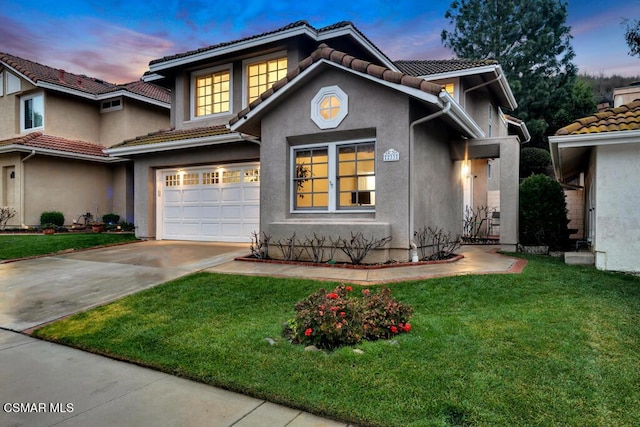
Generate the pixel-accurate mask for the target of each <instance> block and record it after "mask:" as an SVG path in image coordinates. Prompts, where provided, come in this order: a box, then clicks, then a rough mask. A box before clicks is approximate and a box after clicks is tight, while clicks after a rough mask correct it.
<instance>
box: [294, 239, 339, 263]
mask: <svg viewBox="0 0 640 427" xmlns="http://www.w3.org/2000/svg"><path fill="white" fill-rule="evenodd" d="M304 237H305V240H304V243H303V244H302V245H303V248H304V250H305V251H306V252H307V255H309V259H310V260H311V261H313V262H316V263H322V262H324V253H325V245H324V243H325V241H326V240H327V238H326V237H325V236H320V237H318V235H317V234H316V233H313V238H309V237H308V236H304ZM330 250H331V257H333V251H334V250H335V248H331V249H330ZM329 259H331V258H329Z"/></svg>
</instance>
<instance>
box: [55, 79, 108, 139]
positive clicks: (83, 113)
mask: <svg viewBox="0 0 640 427" xmlns="http://www.w3.org/2000/svg"><path fill="white" fill-rule="evenodd" d="M44 117H45V119H44V120H45V125H44V130H43V133H46V134H48V135H56V136H61V137H64V138H69V139H77V140H80V141H87V142H93V143H96V144H99V143H100V113H99V111H98V104H97V102H95V101H90V100H84V99H81V98H77V97H71V96H67V95H63V94H57V93H55V92H51V91H48V92H47V93H46V95H45V110H44Z"/></svg>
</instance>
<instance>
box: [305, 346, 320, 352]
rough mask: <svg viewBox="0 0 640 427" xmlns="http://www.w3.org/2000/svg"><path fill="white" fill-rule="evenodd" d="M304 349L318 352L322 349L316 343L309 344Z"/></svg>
mask: <svg viewBox="0 0 640 427" xmlns="http://www.w3.org/2000/svg"><path fill="white" fill-rule="evenodd" d="M304 351H312V352H317V351H320V349H319V348H318V347H316V346H315V345H308V346H306V347H305V348H304Z"/></svg>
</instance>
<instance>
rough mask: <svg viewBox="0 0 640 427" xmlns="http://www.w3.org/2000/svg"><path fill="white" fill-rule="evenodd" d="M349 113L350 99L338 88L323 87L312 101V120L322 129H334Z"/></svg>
mask: <svg viewBox="0 0 640 427" xmlns="http://www.w3.org/2000/svg"><path fill="white" fill-rule="evenodd" d="M348 112H349V97H348V96H347V94H346V93H344V92H343V91H342V89H340V88H339V87H338V86H329V87H323V88H322V89H320V90H319V91H318V93H317V94H316V96H314V97H313V99H312V100H311V120H313V122H314V123H315V124H316V125H317V126H318V127H319V128H320V129H332V128H335V127H338V125H339V124H340V123H341V122H342V120H344V118H345V117H346V116H347V113H348Z"/></svg>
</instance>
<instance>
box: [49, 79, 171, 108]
mask: <svg viewBox="0 0 640 427" xmlns="http://www.w3.org/2000/svg"><path fill="white" fill-rule="evenodd" d="M36 86H37V87H41V88H43V89H47V90H54V91H57V92H62V93H66V94H68V95H73V96H77V97H79V98H84V99H89V100H92V101H101V100H104V99H109V98H113V97H116V96H124V97H127V98H131V99H135V100H138V101H141V102H145V103H147V104H152V105H156V106H158V107H163V108H167V109H169V108H171V103H166V102H162V101H158V100H157V99H154V98H150V97H146V96H144V95H140V94H137V93H133V92H131V91H128V90H126V89H119V90H116V91H110V92H103V93H99V94H94V93H89V92H84V91H81V90H77V89H72V88H68V87H66V86H61V85H57V84H54V83H49V82H43V81H39V82H38V83H36Z"/></svg>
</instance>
